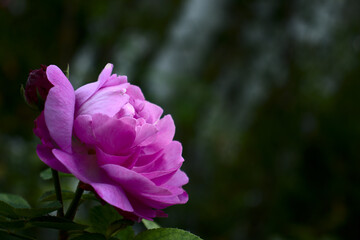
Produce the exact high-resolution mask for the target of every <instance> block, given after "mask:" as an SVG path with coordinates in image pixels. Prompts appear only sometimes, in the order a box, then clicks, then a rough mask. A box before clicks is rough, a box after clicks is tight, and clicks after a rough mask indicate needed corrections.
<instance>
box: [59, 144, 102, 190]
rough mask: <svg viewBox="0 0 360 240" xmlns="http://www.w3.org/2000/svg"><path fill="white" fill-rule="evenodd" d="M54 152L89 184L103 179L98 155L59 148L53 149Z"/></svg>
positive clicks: (78, 176)
mask: <svg viewBox="0 0 360 240" xmlns="http://www.w3.org/2000/svg"><path fill="white" fill-rule="evenodd" d="M52 153H53V154H54V156H55V157H56V158H57V159H58V160H59V161H60V162H61V163H62V164H63V165H64V166H66V168H67V169H68V170H69V171H70V172H71V173H72V174H73V175H74V176H75V177H77V178H78V179H79V180H80V181H82V182H84V183H88V184H90V183H92V182H101V181H103V176H102V174H101V171H100V169H99V167H98V165H97V163H96V155H94V154H92V155H90V154H81V155H80V154H69V153H67V152H64V151H61V150H59V149H53V150H52Z"/></svg>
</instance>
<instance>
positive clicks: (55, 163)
mask: <svg viewBox="0 0 360 240" xmlns="http://www.w3.org/2000/svg"><path fill="white" fill-rule="evenodd" d="M36 153H37V155H38V156H39V158H40V160H41V161H43V162H44V163H45V164H46V165H48V166H49V167H51V168H53V169H55V170H57V171H60V172H64V173H70V172H69V170H67V168H66V167H65V166H64V165H63V164H62V163H61V162H59V160H58V159H57V158H56V157H55V156H54V154H53V153H52V149H51V148H49V147H46V146H44V145H38V146H37V148H36Z"/></svg>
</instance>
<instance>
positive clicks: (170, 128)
mask: <svg viewBox="0 0 360 240" xmlns="http://www.w3.org/2000/svg"><path fill="white" fill-rule="evenodd" d="M155 126H156V127H157V128H158V132H157V134H156V139H155V140H154V141H153V142H151V143H149V144H148V145H147V146H144V152H146V153H147V154H151V153H154V152H157V151H159V150H161V149H162V148H164V147H165V146H166V145H168V144H169V143H170V142H171V141H172V139H173V138H174V135H175V124H174V120H173V119H172V117H171V115H165V116H164V117H163V118H162V119H160V120H159V121H158V122H157V124H155Z"/></svg>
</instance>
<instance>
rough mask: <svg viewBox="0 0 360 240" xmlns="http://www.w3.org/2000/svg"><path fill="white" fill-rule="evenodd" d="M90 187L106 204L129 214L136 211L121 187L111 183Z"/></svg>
mask: <svg viewBox="0 0 360 240" xmlns="http://www.w3.org/2000/svg"><path fill="white" fill-rule="evenodd" d="M90 185H91V186H92V187H93V188H94V189H95V191H96V193H97V194H98V195H99V196H100V197H101V198H102V199H103V200H104V201H105V202H107V203H109V204H111V205H113V206H115V207H117V208H120V209H122V210H124V211H127V212H133V211H134V209H133V207H132V205H131V203H130V201H129V199H128V198H127V196H126V194H125V192H124V190H123V189H122V188H121V187H120V186H115V185H112V184H110V183H92V184H90Z"/></svg>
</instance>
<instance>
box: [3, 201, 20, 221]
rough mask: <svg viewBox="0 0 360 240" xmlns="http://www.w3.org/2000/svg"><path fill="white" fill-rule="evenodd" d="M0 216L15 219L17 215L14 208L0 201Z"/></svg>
mask: <svg viewBox="0 0 360 240" xmlns="http://www.w3.org/2000/svg"><path fill="white" fill-rule="evenodd" d="M0 215H2V216H5V217H9V218H17V217H18V215H16V213H15V212H14V208H13V207H11V206H10V205H9V204H7V203H5V202H2V201H0Z"/></svg>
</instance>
